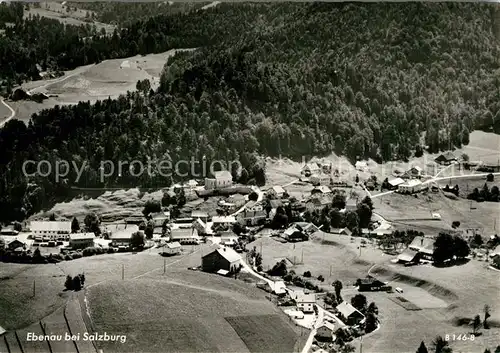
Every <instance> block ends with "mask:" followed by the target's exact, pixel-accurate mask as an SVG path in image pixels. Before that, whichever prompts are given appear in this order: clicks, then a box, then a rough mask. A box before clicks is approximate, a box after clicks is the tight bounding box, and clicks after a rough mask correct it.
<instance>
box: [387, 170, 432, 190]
mask: <svg viewBox="0 0 500 353" xmlns="http://www.w3.org/2000/svg"><path fill="white" fill-rule="evenodd" d="M424 177H425V173H424V171H423V169H422V168H421V167H419V166H413V167H411V168H410V169H409V170H407V171H406V172H404V173H403V174H400V175H398V176H397V177H395V178H392V179H389V180H388V184H387V185H386V187H387V188H388V189H389V190H397V191H398V192H399V193H402V194H414V193H418V192H420V191H423V190H424V189H427V185H426V184H425V183H422V179H423V178H424Z"/></svg>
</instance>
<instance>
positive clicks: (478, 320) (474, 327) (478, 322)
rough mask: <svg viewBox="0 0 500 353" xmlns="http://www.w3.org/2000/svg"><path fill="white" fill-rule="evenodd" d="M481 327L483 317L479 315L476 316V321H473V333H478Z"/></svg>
mask: <svg viewBox="0 0 500 353" xmlns="http://www.w3.org/2000/svg"><path fill="white" fill-rule="evenodd" d="M479 326H481V317H480V316H479V315H476V316H474V319H472V332H473V333H474V334H476V333H477V330H478V329H479Z"/></svg>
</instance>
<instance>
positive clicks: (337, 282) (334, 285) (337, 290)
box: [333, 280, 342, 302]
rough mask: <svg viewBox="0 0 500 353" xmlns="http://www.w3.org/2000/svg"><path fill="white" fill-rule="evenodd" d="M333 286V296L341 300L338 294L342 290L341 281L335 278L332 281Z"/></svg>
mask: <svg viewBox="0 0 500 353" xmlns="http://www.w3.org/2000/svg"><path fill="white" fill-rule="evenodd" d="M333 287H334V288H335V296H336V297H337V300H338V301H340V302H341V301H342V297H341V296H340V292H341V291H342V282H340V281H339V280H336V281H335V282H333Z"/></svg>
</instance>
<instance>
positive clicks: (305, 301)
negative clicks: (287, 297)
mask: <svg viewBox="0 0 500 353" xmlns="http://www.w3.org/2000/svg"><path fill="white" fill-rule="evenodd" d="M295 302H296V303H297V308H298V309H299V310H300V311H302V312H304V313H313V312H314V305H315V304H316V294H314V293H312V294H304V293H299V294H298V295H297V296H296V298H295Z"/></svg>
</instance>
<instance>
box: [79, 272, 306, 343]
mask: <svg viewBox="0 0 500 353" xmlns="http://www.w3.org/2000/svg"><path fill="white" fill-rule="evenodd" d="M87 297H88V301H89V303H90V315H91V317H92V322H93V326H94V329H95V330H96V331H100V332H102V331H106V332H108V333H111V334H113V333H116V334H126V335H127V343H126V344H121V343H106V344H104V345H102V347H100V348H102V349H103V350H104V351H109V350H111V351H117V350H120V351H122V352H136V351H148V352H165V351H168V352H222V351H224V352H255V351H259V352H266V351H267V352H277V351H280V352H285V351H290V352H291V351H293V347H294V344H295V341H296V339H297V335H296V333H295V331H294V330H295V327H294V326H293V325H292V323H291V322H290V321H289V319H288V318H286V317H285V315H284V314H283V313H282V312H281V311H280V310H279V309H278V308H276V307H275V306H274V305H273V304H272V303H271V302H269V301H268V300H267V299H265V298H264V293H263V292H261V291H260V290H258V289H256V288H255V287H249V286H248V285H247V284H245V283H243V282H241V281H235V280H234V279H230V278H224V277H220V276H217V275H211V274H206V273H202V272H195V271H188V270H186V269H185V268H184V269H181V268H174V269H173V270H169V271H167V274H165V275H163V274H161V273H160V274H158V273H152V274H150V275H148V276H146V277H143V278H140V279H136V280H130V281H124V282H121V281H114V282H111V283H109V284H104V285H99V286H95V287H93V288H91V289H90V290H89V291H88V293H87ZM141 297H143V300H140V301H137V298H141ZM131 302H133V303H134V305H130V303H131ZM144 313H148V315H147V316H145V315H144ZM227 320H229V321H233V322H238V323H239V325H240V326H238V327H236V328H233V327H232V325H230V324H229V323H228V321H227ZM255 321H258V322H260V323H261V325H258V326H256V325H253V324H251V323H252V322H255ZM262 330H266V331H267V332H269V333H270V334H268V335H266V336H260V334H261V332H262ZM255 335H259V336H260V338H261V341H256V342H252V343H251V344H250V345H246V344H245V343H246V342H245V339H246V338H247V337H254V336H255ZM240 337H241V338H240ZM283 338H285V339H283ZM256 347H258V349H257V350H256Z"/></svg>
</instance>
